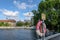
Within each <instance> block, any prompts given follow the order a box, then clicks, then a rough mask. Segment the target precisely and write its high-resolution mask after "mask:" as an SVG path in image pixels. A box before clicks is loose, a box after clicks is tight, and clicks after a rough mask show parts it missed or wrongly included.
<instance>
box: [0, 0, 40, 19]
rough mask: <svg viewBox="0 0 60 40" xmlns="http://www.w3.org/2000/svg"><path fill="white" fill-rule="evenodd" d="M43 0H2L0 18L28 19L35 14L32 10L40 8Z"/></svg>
mask: <svg viewBox="0 0 60 40" xmlns="http://www.w3.org/2000/svg"><path fill="white" fill-rule="evenodd" d="M40 2H41V0H0V20H2V19H15V20H26V19H27V20H28V19H31V17H32V16H33V13H32V12H31V11H32V10H37V9H38V4H39V3H40Z"/></svg>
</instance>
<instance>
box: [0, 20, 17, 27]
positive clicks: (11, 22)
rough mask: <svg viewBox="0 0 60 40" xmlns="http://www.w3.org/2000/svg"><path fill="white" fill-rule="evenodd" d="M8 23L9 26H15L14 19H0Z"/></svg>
mask: <svg viewBox="0 0 60 40" xmlns="http://www.w3.org/2000/svg"><path fill="white" fill-rule="evenodd" d="M2 22H3V23H8V24H9V26H16V21H15V20H0V23H2Z"/></svg>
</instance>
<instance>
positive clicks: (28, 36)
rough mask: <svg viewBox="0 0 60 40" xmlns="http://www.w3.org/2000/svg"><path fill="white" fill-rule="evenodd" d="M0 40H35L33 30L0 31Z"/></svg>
mask: <svg viewBox="0 0 60 40" xmlns="http://www.w3.org/2000/svg"><path fill="white" fill-rule="evenodd" d="M0 40H36V33H35V30H27V29H12V30H6V29H5V30H0Z"/></svg>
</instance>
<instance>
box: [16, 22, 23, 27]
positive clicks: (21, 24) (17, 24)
mask: <svg viewBox="0 0 60 40" xmlns="http://www.w3.org/2000/svg"><path fill="white" fill-rule="evenodd" d="M23 24H24V23H23V22H17V23H16V26H23Z"/></svg>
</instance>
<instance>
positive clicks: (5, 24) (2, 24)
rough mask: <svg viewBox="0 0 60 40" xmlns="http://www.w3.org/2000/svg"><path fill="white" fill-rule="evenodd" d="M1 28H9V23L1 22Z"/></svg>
mask: <svg viewBox="0 0 60 40" xmlns="http://www.w3.org/2000/svg"><path fill="white" fill-rule="evenodd" d="M0 26H9V24H8V23H4V22H0Z"/></svg>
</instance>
